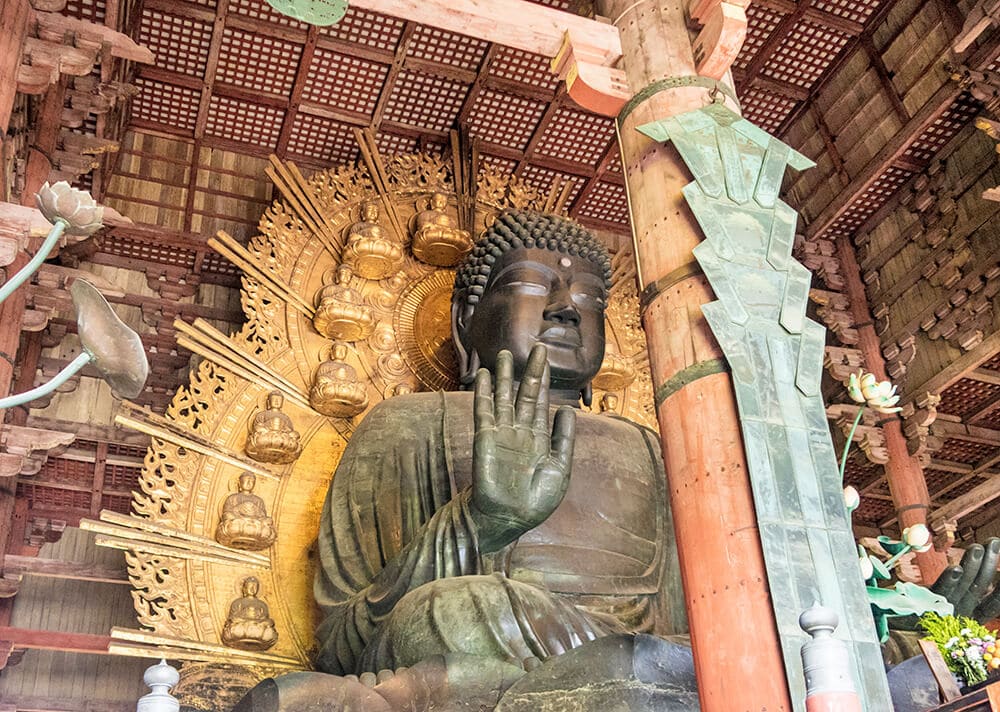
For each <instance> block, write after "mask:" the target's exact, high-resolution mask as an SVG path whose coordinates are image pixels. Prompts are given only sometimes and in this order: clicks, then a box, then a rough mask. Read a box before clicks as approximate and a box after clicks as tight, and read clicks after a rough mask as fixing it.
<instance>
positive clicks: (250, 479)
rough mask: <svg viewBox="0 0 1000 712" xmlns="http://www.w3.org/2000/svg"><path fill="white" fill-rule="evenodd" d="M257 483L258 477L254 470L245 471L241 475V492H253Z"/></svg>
mask: <svg viewBox="0 0 1000 712" xmlns="http://www.w3.org/2000/svg"><path fill="white" fill-rule="evenodd" d="M256 484H257V477H256V475H254V473H252V472H244V473H243V474H241V475H240V492H244V493H249V492H253V488H254V486H255V485H256Z"/></svg>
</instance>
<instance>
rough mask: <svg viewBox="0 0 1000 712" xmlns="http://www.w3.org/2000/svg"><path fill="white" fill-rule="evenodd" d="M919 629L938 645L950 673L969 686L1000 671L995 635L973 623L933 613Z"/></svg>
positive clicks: (922, 618) (924, 617)
mask: <svg viewBox="0 0 1000 712" xmlns="http://www.w3.org/2000/svg"><path fill="white" fill-rule="evenodd" d="M920 626H921V627H922V628H923V629H924V630H925V631H927V639H928V640H933V641H934V642H935V643H936V644H937V647H938V650H940V651H941V655H942V657H944V661H945V663H946V664H947V665H948V669H949V670H951V671H952V672H953V673H954V674H955V675H957V676H958V677H960V678H962V680H964V681H965V684H966V686H971V685H976V684H979V683H980V682H985V681H986V678H987V677H988V676H989V674H990V673H991V672H992V671H994V670H997V669H1000V645H998V644H997V639H996V635H995V633H994V632H993V631H991V630H989V629H988V628H986V627H985V626H983V625H981V624H980V623H978V622H976V621H974V620H973V619H971V618H966V617H965V616H942V615H939V614H937V613H933V612H931V613H925V614H924V615H923V616H921V618H920Z"/></svg>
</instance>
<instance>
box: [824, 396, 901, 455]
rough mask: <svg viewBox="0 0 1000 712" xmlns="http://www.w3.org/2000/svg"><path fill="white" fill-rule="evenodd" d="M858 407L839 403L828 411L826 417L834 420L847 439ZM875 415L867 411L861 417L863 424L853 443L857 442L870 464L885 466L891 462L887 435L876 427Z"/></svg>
mask: <svg viewBox="0 0 1000 712" xmlns="http://www.w3.org/2000/svg"><path fill="white" fill-rule="evenodd" d="M858 407H859V406H857V405H855V404H847V403H838V404H835V405H831V406H829V407H827V409H826V417H827V419H829V420H832V421H833V423H834V424H835V425H836V426H837V428H838V429H839V430H840V432H841V433H842V434H843V436H844V438H845V439H846V438H847V436H848V435H849V434H850V432H851V427H852V426H853V425H854V418H855V417H856V416H857V414H858ZM875 422H876V421H875V415H874V412H873V411H871V410H865V412H864V414H863V415H862V417H861V423H860V424H859V425H858V427H857V428H856V429H855V430H854V437H853V438H852V440H851V442H856V443H857V444H858V447H860V448H861V450H862V452H864V453H865V457H866V458H868V461H869V462H873V463H875V464H876V465H884V464H885V463H887V462H889V450H888V449H887V448H886V445H885V434H884V433H883V432H882V428H880V427H879V426H877V425H875Z"/></svg>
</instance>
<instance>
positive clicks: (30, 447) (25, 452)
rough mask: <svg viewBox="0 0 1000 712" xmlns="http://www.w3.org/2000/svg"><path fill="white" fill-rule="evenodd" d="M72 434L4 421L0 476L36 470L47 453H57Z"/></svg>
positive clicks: (71, 438)
mask: <svg viewBox="0 0 1000 712" xmlns="http://www.w3.org/2000/svg"><path fill="white" fill-rule="evenodd" d="M75 438H76V436H75V435H74V434H73V433H63V432H59V431H57V430H42V429H41V428H26V427H21V426H17V425H5V426H4V428H3V432H2V434H0V447H2V448H3V449H2V451H0V477H15V476H17V475H34V474H36V473H37V472H38V471H39V470H41V469H42V465H44V464H45V461H46V460H47V459H48V457H49V455H56V454H59V453H60V452H62V450H64V449H65V448H66V446H68V445H69V444H70V443H72V442H73V440H74V439H75Z"/></svg>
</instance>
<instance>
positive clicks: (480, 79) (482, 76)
mask: <svg viewBox="0 0 1000 712" xmlns="http://www.w3.org/2000/svg"><path fill="white" fill-rule="evenodd" d="M499 51H500V48H499V47H498V46H497V45H492V44H491V45H490V46H489V47H487V49H486V52H485V53H484V54H483V58H482V60H481V61H480V62H479V68H478V71H477V72H476V78H475V81H474V82H473V83H472V86H471V87H470V88H469V93H468V94H466V95H465V101H464V102H462V108H461V109H460V110H459V112H458V119H456V121H455V123H456V124H457V125H458V126H459V127H460V128H463V129H465V128H467V125H468V123H469V116H471V115H472V110H473V109H474V108H475V106H476V99H477V98H478V97H479V95H480V94H481V93H482V91H483V89H484V88H485V84H486V76H487V74H488V73H489V69H490V65H491V64H493V60H494V59H496V56H497V53H498V52H499Z"/></svg>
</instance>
